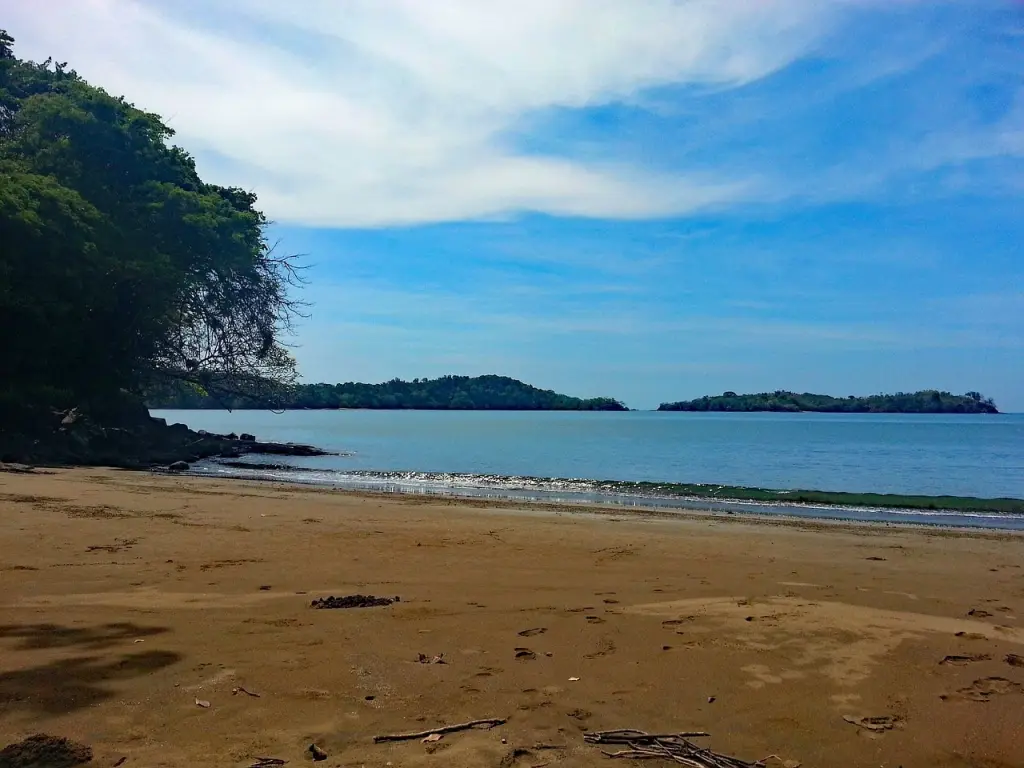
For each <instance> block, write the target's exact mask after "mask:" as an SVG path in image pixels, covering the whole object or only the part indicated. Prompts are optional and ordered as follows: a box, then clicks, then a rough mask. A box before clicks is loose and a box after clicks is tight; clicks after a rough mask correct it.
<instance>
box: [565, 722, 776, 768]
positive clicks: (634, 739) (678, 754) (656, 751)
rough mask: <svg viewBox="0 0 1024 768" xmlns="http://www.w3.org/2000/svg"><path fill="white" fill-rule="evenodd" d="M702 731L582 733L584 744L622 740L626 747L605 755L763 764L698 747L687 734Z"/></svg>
mask: <svg viewBox="0 0 1024 768" xmlns="http://www.w3.org/2000/svg"><path fill="white" fill-rule="evenodd" d="M707 735H708V734H707V733H705V732H703V731H688V732H684V733H644V732H643V731H634V730H629V729H625V730H618V731H596V732H594V733H585V734H583V740H584V741H585V742H587V743H588V744H623V745H625V746H626V747H628V749H623V750H620V751H618V752H604V751H602V753H603V754H604V755H606V756H607V757H622V758H626V759H629V760H644V759H650V758H656V759H659V760H671V761H674V762H676V763H679V764H680V765H685V766H687V768H763V766H764V763H763V762H754V763H750V762H747V761H745V760H740V759H739V758H736V757H730V756H729V755H722V754H719V753H717V752H712V751H711V750H710V749H705V748H704V747H698V746H697V745H696V744H694V743H693V742H691V741H688V738H691V737H697V736H707Z"/></svg>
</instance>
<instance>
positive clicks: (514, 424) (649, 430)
mask: <svg viewBox="0 0 1024 768" xmlns="http://www.w3.org/2000/svg"><path fill="white" fill-rule="evenodd" d="M153 413H154V415H155V416H160V417H162V418H165V419H167V421H168V422H169V423H174V422H182V423H185V424H188V425H189V426H190V427H192V428H194V429H206V430H209V431H211V432H220V433H227V432H239V433H241V432H252V433H254V434H255V435H256V436H257V437H258V438H259V439H261V440H276V441H290V442H299V443H309V444H312V445H316V446H318V447H320V448H325V449H328V450H332V451H338V452H340V453H342V454H343V455H340V456H327V457H319V458H315V459H289V460H288V462H287V463H289V464H294V465H296V467H297V468H302V469H305V470H315V471H303V472H295V473H290V472H284V473H282V472H277V473H276V474H273V476H275V477H278V478H280V479H288V480H297V481H300V482H320V483H331V484H337V485H341V486H347V487H356V488H386V489H390V490H396V491H412V492H415V491H422V492H450V493H451V492H454V493H461V494H470V495H476V494H487V495H502V496H511V497H530V498H566V499H579V500H585V501H586V500H605V498H604V497H608V496H609V494H608V493H607V492H606V490H605V489H595V488H594V485H593V484H591V483H587V482H585V481H589V480H648V481H655V482H680V483H716V484H723V485H743V486H756V487H762V488H774V489H797V488H800V489H814V490H825V491H853V492H878V493H900V494H926V495H953V496H981V497H1000V496H1005V497H1014V498H1024V414H1007V415H999V416H981V415H979V416H973V415H949V416H934V415H868V414H843V415H839V414H770V413H751V414H698V413H653V412H630V413H570V412H488V411H446V412H442V411H289V412H285V413H281V414H275V413H269V412H265V411H235V412H232V413H228V412H226V411H154V412H153ZM251 460H253V461H258V460H264V461H265V460H266V457H253V458H252V459H251ZM272 460H273V461H275V462H278V461H280V459H279V458H278V457H272ZM199 470H200V471H204V472H217V473H230V470H227V469H225V468H223V467H218V466H216V465H212V464H204V465H203V466H202V467H200V468H199ZM264 474H266V473H264ZM552 478H561V479H575V480H576V481H579V482H572V483H565V482H555V481H553V480H551V479H552ZM612 495H614V494H612ZM614 500H616V501H620V502H626V503H630V501H631V500H630V499H628V498H620V497H616V498H615V499H614ZM634 501H635V500H634ZM649 501H650V500H648V499H645V500H644V503H645V504H647V503H649ZM673 505H676V506H680V505H679V504H673ZM698 506H701V507H706V506H708V505H707V503H706V502H702V503H701V504H699V505H698ZM724 506H731V507H732V508H746V507H748V506H750V505H724ZM758 511H763V510H758ZM786 511H787V514H788V513H790V512H791V511H792V510H790V509H787V510H786ZM858 514H859V513H858ZM864 514H865V515H868V517H867V518H866V519H889V517H888V516H889V515H891V514H892V513H879V514H881V515H882V516H881V517H879V515H878V514H875V513H873V512H865V513H864ZM929 514H930V513H917V514H914V515H909V516H908V519H909V518H913V519H915V520H918V521H924V522H927V521H928V520H927V519H922V518H927V517H928V516H929ZM816 516H832V515H831V514H830V513H829V514H822V515H816ZM841 516H842V517H850V516H858V515H856V514H855V515H851V514H849V513H844V514H843V515H841ZM861 516H863V515H861ZM981 517H982V518H984V517H985V516H981ZM901 519H902V518H901ZM943 522H947V523H948V522H952V521H946V520H944V521H943ZM1007 522H1009V521H1003V522H1002V523H999V524H998V525H997V526H996V527H1018V526H1017V525H1016V524H1014V525H1011V526H1007V525H1006V523H1007ZM973 524H985V525H988V523H985V522H984V521H983V520H980V519H979V520H977V521H975V523H973ZM1022 527H1024V525H1022Z"/></svg>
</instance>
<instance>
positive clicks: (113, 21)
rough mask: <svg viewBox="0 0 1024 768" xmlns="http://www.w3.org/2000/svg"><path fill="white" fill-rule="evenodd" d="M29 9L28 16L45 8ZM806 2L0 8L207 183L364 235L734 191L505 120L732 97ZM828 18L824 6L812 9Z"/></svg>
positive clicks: (658, 206)
mask: <svg viewBox="0 0 1024 768" xmlns="http://www.w3.org/2000/svg"><path fill="white" fill-rule="evenodd" d="M44 6H45V7H44ZM834 7H835V6H831V4H828V3H821V2H818V0H759V1H758V2H746V0H734V1H732V2H717V1H713V0H690V1H689V2H677V1H674V0H305V2H290V3H283V2H280V0H209V1H208V2H207V3H205V4H196V5H193V4H190V3H186V4H184V5H176V6H175V5H168V6H164V7H163V8H159V7H157V5H156V4H155V3H152V4H147V3H145V2H142V1H141V0H64V1H63V2H61V4H60V10H59V12H58V11H56V9H55V8H54V6H53V5H51V4H50V3H45V4H43V3H27V2H24V1H23V0H0V10H2V12H3V19H4V24H5V25H7V26H9V27H10V29H9V31H10V32H11V33H12V34H13V36H14V37H15V38H16V40H17V51H18V53H19V54H21V55H23V56H31V57H33V58H44V57H45V56H47V55H53V56H54V57H55V58H56V59H58V60H67V61H68V62H69V63H70V64H71V66H73V67H74V68H75V69H77V70H78V71H79V72H80V73H82V74H83V75H84V76H85V77H87V78H88V79H90V80H91V81H93V82H95V83H97V84H100V85H103V86H104V87H106V88H107V89H108V90H110V91H112V92H114V93H117V94H124V95H126V96H127V98H129V100H132V101H134V102H135V103H137V104H138V105H139V106H141V107H143V108H146V109H151V110H154V111H157V112H159V113H160V114H162V115H163V116H164V117H165V118H166V119H167V121H168V122H169V124H170V125H171V126H172V127H173V128H174V129H175V130H176V131H177V132H178V139H177V140H178V141H179V142H180V143H181V144H182V145H183V146H185V147H186V148H187V149H189V150H191V151H193V152H194V153H196V154H197V156H198V158H199V163H200V170H201V172H203V173H204V175H205V176H206V177H207V178H210V179H211V180H213V181H218V182H221V183H230V184H236V185H241V186H246V187H248V188H251V189H253V190H255V191H256V192H257V193H258V194H259V195H260V199H261V205H262V206H263V208H264V209H265V210H266V211H267V213H268V214H269V215H270V216H271V217H272V218H274V219H275V220H277V221H280V222H291V223H303V224H314V225H326V226H382V225H390V224H403V223H419V222H431V221H449V220H458V219H465V218H473V217H484V216H493V215H501V214H505V213H510V212H516V211H541V212H545V213H551V214H568V215H580V216H598V217H615V218H644V217H652V216H661V215H669V214H676V213H686V212H689V211H694V210H699V209H701V208H704V207H707V206H714V205H719V204H723V203H727V202H729V201H733V200H737V199H743V198H745V197H747V196H748V195H749V193H750V189H751V185H752V184H754V183H755V182H754V181H753V180H749V179H743V178H725V179H722V178H713V177H709V176H685V175H684V176H682V177H680V176H679V175H673V176H667V175H660V174H657V173H652V172H650V171H647V170H643V169H640V168H636V167H629V166H622V165H617V164H615V163H613V162H609V163H601V162H582V161H572V160H569V159H565V158H557V157H549V156H537V155H527V154H523V153H521V152H519V151H517V149H516V148H515V147H513V146H512V145H511V143H510V142H509V140H508V139H507V138H506V137H507V134H508V132H509V131H510V130H512V129H514V128H515V127H516V126H517V124H519V121H521V120H522V119H523V118H524V116H526V115H528V114H530V113H531V112H534V111H535V110H543V109H545V108H551V107H565V108H580V107H587V106H594V105H600V104H606V103H610V102H614V101H616V100H619V99H627V98H629V97H630V96H631V95H632V94H636V93H638V92H640V91H641V90H643V89H645V88H649V87H652V86H658V85H664V84H670V83H697V84H713V85H716V86H724V87H728V86H734V85H739V84H743V83H747V82H750V81H753V80H756V79H758V78H761V77H764V76H765V75H767V74H769V73H771V72H773V71H775V70H777V69H778V68H780V67H782V66H785V65H786V64H787V63H789V62H790V61H792V60H793V59H794V58H796V57H798V56H800V55H801V54H803V53H805V52H806V51H807V50H808V49H809V48H810V47H811V46H813V45H814V44H815V42H816V41H817V40H819V39H820V38H821V35H822V34H823V32H824V30H825V29H826V27H827V26H828V22H829V17H830V16H831V14H832V10H834ZM830 8H831V10H830Z"/></svg>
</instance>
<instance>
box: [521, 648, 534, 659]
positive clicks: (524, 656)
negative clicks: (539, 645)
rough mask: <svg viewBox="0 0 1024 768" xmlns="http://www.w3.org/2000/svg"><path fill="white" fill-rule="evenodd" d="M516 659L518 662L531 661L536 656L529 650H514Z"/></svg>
mask: <svg viewBox="0 0 1024 768" xmlns="http://www.w3.org/2000/svg"><path fill="white" fill-rule="evenodd" d="M516 658H517V659H519V660H520V661H533V660H534V659H536V658H537V654H536V653H534V652H533V651H531V650H530V649H529V648H516Z"/></svg>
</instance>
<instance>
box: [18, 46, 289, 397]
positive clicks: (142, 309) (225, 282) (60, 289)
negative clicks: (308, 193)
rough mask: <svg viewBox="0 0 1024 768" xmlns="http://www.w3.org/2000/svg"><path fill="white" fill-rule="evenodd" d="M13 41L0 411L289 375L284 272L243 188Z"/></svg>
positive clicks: (146, 116) (284, 262)
mask: <svg viewBox="0 0 1024 768" xmlns="http://www.w3.org/2000/svg"><path fill="white" fill-rule="evenodd" d="M13 44H14V41H13V39H12V38H11V37H10V36H9V35H8V34H7V33H6V32H3V31H0V244H2V245H0V328H3V329H4V330H3V333H2V334H0V354H2V358H3V360H4V370H5V375H4V381H3V383H2V385H0V404H3V403H4V402H6V403H7V404H8V406H11V405H12V404H15V403H18V404H25V403H26V402H40V403H45V404H48V405H54V406H64V407H69V406H73V405H78V404H80V403H82V402H83V401H91V400H102V399H103V398H105V397H110V396H112V395H115V394H116V393H118V392H119V391H121V390H128V391H130V392H141V391H142V390H144V389H146V388H149V387H152V386H154V385H155V383H156V382H160V381H169V380H170V381H180V382H189V383H191V384H192V385H195V386H198V387H201V388H203V389H204V390H216V389H217V388H218V387H220V386H222V385H224V384H225V383H226V382H229V381H236V380H238V379H239V378H240V377H243V376H251V377H253V378H251V379H250V380H251V381H260V382H271V383H275V382H276V383H282V382H283V383H288V382H290V381H292V380H293V376H294V362H293V360H292V358H291V357H290V355H289V354H288V353H287V351H286V349H285V347H284V346H283V345H282V342H281V339H282V335H283V333H284V332H285V331H287V329H288V328H289V323H290V321H291V320H292V319H293V317H294V316H295V314H296V312H297V311H298V309H299V305H298V304H297V303H296V302H295V301H294V300H293V299H292V298H290V297H289V294H288V288H289V286H290V285H293V284H294V283H295V282H296V275H295V267H294V265H293V263H292V260H291V259H290V258H289V257H281V256H278V255H275V254H274V252H273V249H272V248H271V247H270V246H269V244H268V243H267V240H266V238H265V228H266V223H267V222H266V219H265V218H264V216H263V214H262V213H260V212H259V211H258V210H257V209H256V208H255V204H256V198H255V195H253V194H251V193H249V192H246V191H244V190H242V189H237V188H231V187H221V186H217V185H215V184H208V183H206V182H204V181H203V180H202V179H200V178H199V175H198V174H197V173H196V168H195V163H194V162H193V160H192V158H191V157H190V156H189V155H188V154H187V153H186V152H184V151H183V150H181V149H179V148H177V147H174V146H172V145H170V144H169V143H168V141H169V140H170V138H171V136H172V135H173V132H172V131H171V129H170V128H168V127H167V126H166V125H164V124H163V122H161V120H160V118H159V117H158V116H157V115H154V114H151V113H148V112H144V111H142V110H140V109H137V108H136V107H134V106H132V105H131V104H130V103H128V102H127V101H125V100H124V99H123V98H115V97H114V96H111V95H110V94H108V93H107V92H105V91H104V90H102V89H100V88H97V87H95V86H93V85H90V84H89V83H87V82H86V81H85V80H83V79H82V78H81V77H79V76H78V75H77V74H76V73H75V72H74V71H73V70H70V69H68V68H67V66H66V65H65V64H55V63H54V62H52V61H50V60H47V61H46V62H43V63H41V64H37V63H33V62H29V61H22V60H20V59H18V58H17V57H16V56H15V55H14V48H13ZM0 415H2V414H0Z"/></svg>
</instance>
